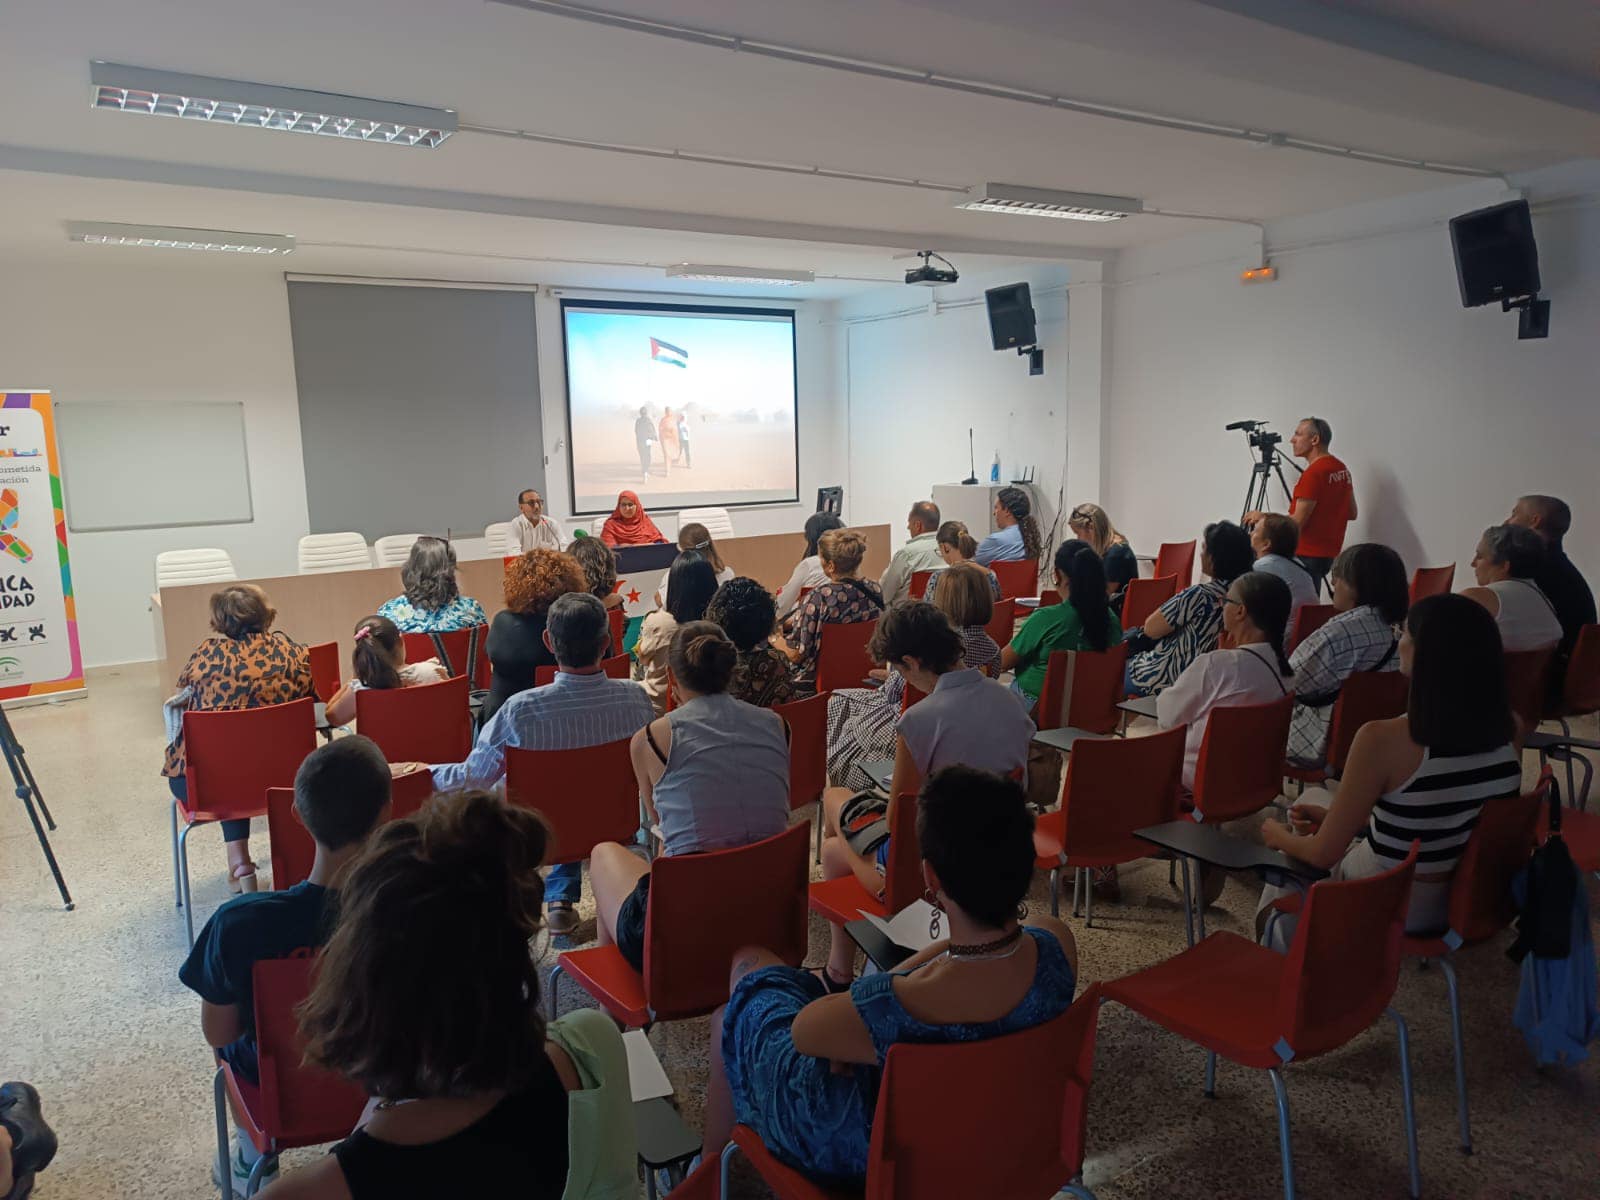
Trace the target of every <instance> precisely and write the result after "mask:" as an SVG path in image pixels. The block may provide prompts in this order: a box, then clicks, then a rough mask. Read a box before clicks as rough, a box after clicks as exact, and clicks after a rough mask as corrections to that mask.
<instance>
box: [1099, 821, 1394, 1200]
mask: <svg viewBox="0 0 1600 1200" xmlns="http://www.w3.org/2000/svg"><path fill="white" fill-rule="evenodd" d="M1416 865H1417V846H1416V843H1412V847H1411V853H1410V854H1409V855H1407V856H1406V859H1405V861H1404V862H1402V863H1400V864H1399V865H1398V866H1396V867H1394V868H1392V869H1391V870H1388V871H1384V872H1383V873H1381V874H1379V875H1374V876H1372V877H1371V878H1369V879H1356V880H1349V881H1341V882H1333V881H1328V880H1325V881H1323V882H1321V883H1317V884H1314V885H1312V888H1311V890H1310V892H1309V893H1308V894H1307V896H1306V901H1305V909H1304V915H1303V916H1302V917H1301V919H1300V923H1299V925H1298V926H1297V927H1296V929H1295V934H1294V941H1293V942H1292V943H1291V944H1290V946H1289V953H1288V954H1287V955H1282V954H1277V953H1274V952H1273V951H1271V950H1268V949H1267V948H1265V947H1264V946H1258V945H1256V944H1255V943H1254V942H1251V941H1247V940H1246V939H1244V938H1242V937H1240V936H1238V935H1237V934H1233V933H1213V934H1212V935H1211V936H1210V937H1208V938H1206V939H1205V940H1204V941H1202V942H1201V943H1200V944H1199V945H1197V946H1191V947H1190V948H1189V949H1187V950H1185V951H1184V952H1183V953H1181V954H1179V955H1177V956H1175V957H1173V958H1169V959H1167V961H1165V962H1163V963H1159V964H1157V965H1156V966H1153V967H1147V968H1145V969H1144V970H1143V971H1136V972H1134V973H1133V974H1131V975H1125V976H1123V977H1122V978H1121V979H1118V980H1115V981H1114V982H1112V983H1108V984H1106V985H1104V987H1105V996H1106V999H1107V1000H1114V1001H1116V1002H1117V1003H1118V1004H1122V1005H1126V1006H1127V1007H1128V1008H1131V1009H1132V1010H1133V1011H1134V1012H1136V1013H1139V1014H1140V1015H1141V1016H1143V1017H1145V1018H1147V1019H1148V1020H1151V1021H1153V1022H1155V1023H1156V1024H1157V1025H1160V1026H1161V1027H1162V1028H1163V1029H1166V1030H1169V1031H1170V1032H1172V1033H1176V1034H1177V1035H1178V1036H1179V1037H1182V1038H1186V1039H1188V1040H1189V1041H1191V1042H1194V1043H1196V1044H1197V1045H1199V1046H1201V1047H1202V1048H1203V1049H1204V1050H1205V1051H1206V1085H1205V1090H1206V1096H1207V1097H1208V1098H1209V1097H1214V1096H1215V1095H1216V1070H1217V1056H1218V1055H1219V1054H1220V1055H1221V1056H1222V1057H1224V1058H1226V1059H1228V1060H1229V1061H1230V1062H1236V1063H1238V1064H1239V1065H1241V1066H1245V1067H1254V1068H1256V1069H1257V1070H1263V1071H1266V1072H1267V1073H1268V1074H1269V1075H1270V1076H1271V1078H1272V1086H1273V1090H1274V1091H1275V1093H1276V1095H1277V1102H1278V1139H1279V1148H1280V1150H1281V1153H1282V1158H1283V1187H1284V1195H1285V1196H1286V1197H1287V1198H1288V1200H1293V1198H1294V1194H1295V1191H1294V1158H1293V1150H1292V1149H1291V1146H1290V1142H1289V1096H1288V1093H1287V1091H1286V1090H1285V1089H1284V1083H1283V1073H1282V1068H1283V1066H1284V1064H1286V1063H1288V1062H1289V1061H1290V1060H1291V1059H1295V1060H1298V1059H1307V1058H1314V1057H1316V1056H1317V1055H1319V1054H1326V1053H1328V1052H1329V1051H1331V1050H1337V1049H1338V1048H1339V1047H1341V1046H1343V1045H1345V1044H1346V1043H1347V1042H1349V1041H1350V1040H1351V1039H1352V1038H1354V1037H1356V1036H1357V1035H1358V1034H1360V1033H1361V1032H1362V1031H1364V1030H1365V1029H1367V1028H1368V1027H1369V1026H1370V1025H1371V1024H1372V1023H1373V1022H1374V1021H1376V1020H1377V1019H1378V1017H1379V1016H1380V1015H1382V1014H1387V1015H1388V1016H1389V1017H1390V1018H1391V1019H1392V1020H1393V1021H1394V1023H1395V1029H1396V1031H1397V1033H1398V1035H1399V1040H1400V1079H1401V1096H1402V1100H1403V1107H1404V1114H1405V1130H1406V1152H1407V1157H1408V1160H1409V1165H1410V1169H1411V1180H1410V1183H1411V1195H1412V1196H1418V1195H1420V1194H1421V1190H1422V1179H1421V1172H1420V1170H1419V1168H1418V1165H1417V1125H1416V1112H1415V1106H1414V1101H1413V1098H1412V1091H1411V1055H1410V1046H1409V1038H1408V1033H1407V1029H1406V1023H1405V1020H1404V1019H1403V1018H1402V1017H1401V1016H1400V1014H1399V1013H1397V1012H1395V1011H1394V1010H1393V1009H1392V1008H1390V1007H1389V1002H1390V1001H1391V1000H1392V999H1393V997H1394V990H1395V984H1396V983H1397V982H1398V981H1399V978H1400V943H1401V937H1402V931H1403V930H1404V928H1405V916H1406V904H1407V901H1408V900H1409V899H1410V895H1411V879H1412V875H1413V873H1414V872H1415V870H1416ZM1364 1132H1365V1131H1363V1133H1364ZM1369 1151H1370V1146H1369Z"/></svg>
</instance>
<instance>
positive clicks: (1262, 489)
mask: <svg viewBox="0 0 1600 1200" xmlns="http://www.w3.org/2000/svg"><path fill="white" fill-rule="evenodd" d="M1267 424H1268V422H1266V421H1234V422H1233V423H1232V424H1230V425H1224V426H1223V429H1224V430H1227V431H1229V432H1231V431H1233V430H1235V429H1240V430H1243V431H1244V435H1245V440H1246V441H1247V442H1249V443H1250V449H1251V450H1252V451H1254V453H1255V457H1256V461H1255V462H1253V463H1251V464H1250V483H1249V485H1248V486H1247V487H1246V488H1245V492H1244V509H1243V510H1242V511H1241V512H1240V514H1239V519H1240V520H1241V521H1242V520H1243V519H1244V518H1245V516H1246V515H1248V514H1249V513H1253V512H1265V511H1266V508H1267V477H1268V476H1269V475H1275V476H1277V479H1278V486H1279V487H1281V488H1282V489H1283V498H1284V500H1285V501H1287V502H1288V503H1289V504H1291V505H1292V504H1293V503H1294V489H1293V488H1291V487H1290V486H1289V484H1288V481H1287V480H1285V479H1284V477H1283V464H1284V462H1285V461H1287V462H1288V463H1289V465H1290V466H1291V467H1293V468H1294V469H1295V470H1296V471H1299V470H1300V469H1301V467H1300V465H1299V464H1298V463H1296V462H1295V461H1294V460H1293V459H1287V460H1286V457H1285V455H1284V453H1283V451H1281V450H1279V449H1278V447H1279V446H1280V445H1282V443H1283V434H1281V433H1273V432H1272V431H1271V430H1270V429H1268V428H1267Z"/></svg>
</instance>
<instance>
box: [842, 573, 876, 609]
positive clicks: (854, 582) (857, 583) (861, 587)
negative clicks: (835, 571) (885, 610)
mask: <svg viewBox="0 0 1600 1200" xmlns="http://www.w3.org/2000/svg"><path fill="white" fill-rule="evenodd" d="M834 582H835V583H847V584H849V585H850V586H851V587H853V588H855V590H856V591H858V592H860V593H861V594H862V596H864V597H865V598H866V600H867V602H868V603H870V604H876V605H877V606H878V607H879V608H882V607H883V602H882V601H881V600H879V599H878V598H877V597H876V596H874V595H873V594H872V593H871V592H869V591H868V590H867V585H866V584H864V583H862V582H861V580H859V579H836V580H834Z"/></svg>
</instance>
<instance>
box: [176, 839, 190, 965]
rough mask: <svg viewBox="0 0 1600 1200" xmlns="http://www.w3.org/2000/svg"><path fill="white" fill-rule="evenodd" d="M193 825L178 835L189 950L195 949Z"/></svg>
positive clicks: (184, 929) (180, 873)
mask: <svg viewBox="0 0 1600 1200" xmlns="http://www.w3.org/2000/svg"><path fill="white" fill-rule="evenodd" d="M193 832H194V826H193V825H185V826H184V827H183V832H182V833H180V834H178V876H179V879H180V881H181V882H182V884H183V932H184V934H185V935H186V936H187V937H188V939H189V949H191V950H193V949H194V885H193V884H192V883H191V882H190V881H189V835H190V834H191V833H193Z"/></svg>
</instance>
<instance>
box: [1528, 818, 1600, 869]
mask: <svg viewBox="0 0 1600 1200" xmlns="http://www.w3.org/2000/svg"><path fill="white" fill-rule="evenodd" d="M1549 833H1550V809H1549V806H1548V805H1540V807H1539V840H1540V841H1541V842H1543V841H1544V839H1545V838H1546V837H1547V836H1548V835H1549ZM1561 837H1562V840H1563V841H1565V842H1566V843H1567V850H1568V852H1569V853H1571V855H1572V861H1573V862H1574V863H1576V864H1577V867H1578V870H1580V871H1584V872H1592V871H1600V813H1592V812H1580V811H1579V810H1578V809H1576V808H1563V809H1562V810H1561Z"/></svg>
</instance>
